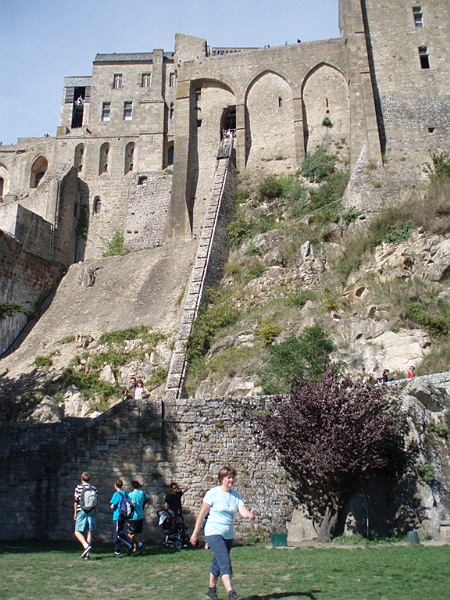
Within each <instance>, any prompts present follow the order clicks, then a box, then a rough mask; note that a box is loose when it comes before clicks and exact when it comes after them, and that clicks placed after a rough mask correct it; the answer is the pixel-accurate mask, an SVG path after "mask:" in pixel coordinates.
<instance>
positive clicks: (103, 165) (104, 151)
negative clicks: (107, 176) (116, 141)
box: [98, 142, 109, 175]
mask: <svg viewBox="0 0 450 600" xmlns="http://www.w3.org/2000/svg"><path fill="white" fill-rule="evenodd" d="M108 162H109V144H108V142H105V143H104V144H102V145H101V147H100V162H99V168H98V174H99V175H101V174H102V173H107V171H108Z"/></svg>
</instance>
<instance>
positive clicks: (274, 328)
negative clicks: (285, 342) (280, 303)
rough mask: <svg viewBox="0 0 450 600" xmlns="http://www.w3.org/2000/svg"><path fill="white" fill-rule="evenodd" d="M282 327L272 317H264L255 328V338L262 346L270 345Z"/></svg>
mask: <svg viewBox="0 0 450 600" xmlns="http://www.w3.org/2000/svg"><path fill="white" fill-rule="evenodd" d="M282 330H283V328H282V326H281V325H280V324H279V323H276V322H275V321H274V320H273V318H271V317H269V318H268V319H266V320H265V321H264V322H263V323H262V324H261V325H260V326H259V327H258V329H257V330H256V338H257V339H258V340H259V341H260V342H261V343H262V345H263V346H270V344H272V343H273V342H274V341H275V339H276V338H277V337H278V336H279V335H280V333H281V332H282Z"/></svg>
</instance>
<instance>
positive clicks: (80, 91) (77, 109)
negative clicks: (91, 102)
mask: <svg viewBox="0 0 450 600" xmlns="http://www.w3.org/2000/svg"><path fill="white" fill-rule="evenodd" d="M73 92H74V93H73V108H72V122H71V125H70V126H71V127H72V129H78V128H79V127H82V126H83V114H84V104H85V99H86V88H85V87H76V88H73Z"/></svg>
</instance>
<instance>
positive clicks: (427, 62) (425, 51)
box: [419, 46, 430, 69]
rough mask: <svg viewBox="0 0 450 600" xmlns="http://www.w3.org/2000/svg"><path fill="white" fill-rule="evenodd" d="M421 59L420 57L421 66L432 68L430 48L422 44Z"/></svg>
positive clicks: (420, 49)
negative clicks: (429, 54)
mask: <svg viewBox="0 0 450 600" xmlns="http://www.w3.org/2000/svg"><path fill="white" fill-rule="evenodd" d="M419 59H420V66H421V68H422V69H429V68H430V58H429V56H428V48H427V47H426V46H420V48H419Z"/></svg>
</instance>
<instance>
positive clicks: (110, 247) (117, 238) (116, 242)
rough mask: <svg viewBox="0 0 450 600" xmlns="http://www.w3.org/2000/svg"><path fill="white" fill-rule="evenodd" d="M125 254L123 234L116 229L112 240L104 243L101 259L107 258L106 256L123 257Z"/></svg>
mask: <svg viewBox="0 0 450 600" xmlns="http://www.w3.org/2000/svg"><path fill="white" fill-rule="evenodd" d="M127 252H128V251H127V250H126V249H125V247H124V240H123V232H122V231H119V230H118V229H116V231H115V232H114V233H113V236H112V238H111V239H110V240H108V241H106V242H105V251H104V252H103V254H102V256H103V258H108V256H123V255H124V254H127Z"/></svg>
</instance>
